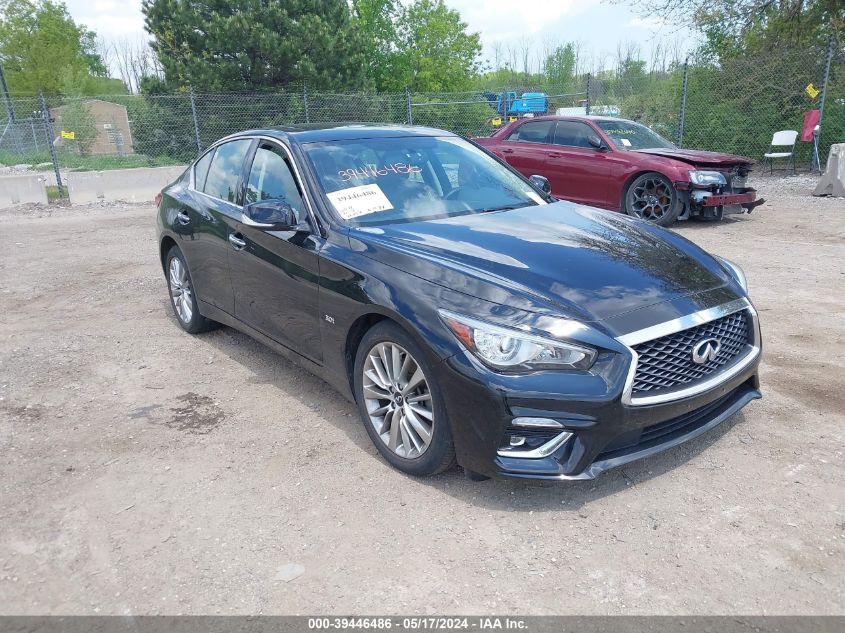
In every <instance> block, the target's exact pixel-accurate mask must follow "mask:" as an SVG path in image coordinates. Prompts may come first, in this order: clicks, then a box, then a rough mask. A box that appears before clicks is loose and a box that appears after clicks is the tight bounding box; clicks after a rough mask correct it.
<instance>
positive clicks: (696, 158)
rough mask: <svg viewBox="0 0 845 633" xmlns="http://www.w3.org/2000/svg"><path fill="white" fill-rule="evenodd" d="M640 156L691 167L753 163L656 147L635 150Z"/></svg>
mask: <svg viewBox="0 0 845 633" xmlns="http://www.w3.org/2000/svg"><path fill="white" fill-rule="evenodd" d="M634 151H636V152H639V153H640V154H652V155H654V156H665V157H666V158H672V159H675V160H679V161H682V162H685V163H689V164H690V165H707V166H714V167H719V166H723V167H728V166H732V165H750V164H751V163H752V162H753V161H752V160H751V159H750V158H746V157H745V156H735V155H734V154H720V153H718V152H704V151H699V150H696V149H680V148H672V147H655V148H652V149H638V150H634Z"/></svg>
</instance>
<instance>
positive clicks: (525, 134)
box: [508, 121, 555, 143]
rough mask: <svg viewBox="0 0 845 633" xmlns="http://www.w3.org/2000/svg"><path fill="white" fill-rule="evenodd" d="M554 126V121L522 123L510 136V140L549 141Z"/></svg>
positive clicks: (526, 141) (524, 141) (525, 141)
mask: <svg viewBox="0 0 845 633" xmlns="http://www.w3.org/2000/svg"><path fill="white" fill-rule="evenodd" d="M554 127H555V122H554V121H530V122H529V123H523V124H522V125H520V126H519V127H518V128H517V129H516V130H515V131H514V132H513V133H512V134H511V135H510V136H509V137H508V140H509V141H521V142H523V143H549V142H551V141H550V138H551V136H552V131H553V130H554Z"/></svg>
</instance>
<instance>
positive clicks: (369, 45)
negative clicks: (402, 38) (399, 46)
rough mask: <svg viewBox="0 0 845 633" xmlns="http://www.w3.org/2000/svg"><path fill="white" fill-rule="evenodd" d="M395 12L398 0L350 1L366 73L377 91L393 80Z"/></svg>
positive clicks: (396, 11) (387, 85) (389, 84)
mask: <svg viewBox="0 0 845 633" xmlns="http://www.w3.org/2000/svg"><path fill="white" fill-rule="evenodd" d="M398 11H399V4H398V2H397V0H352V15H353V25H354V28H355V29H356V30H357V31H358V33H359V34H360V35H361V40H362V49H363V52H364V57H365V60H366V64H367V69H368V74H369V76H370V78H371V79H372V83H373V84H374V86H375V88H376V90H379V91H385V90H387V88H388V87H389V86H391V85H392V83H393V82H392V78H391V75H392V73H393V69H394V65H395V61H396V19H397V17H398Z"/></svg>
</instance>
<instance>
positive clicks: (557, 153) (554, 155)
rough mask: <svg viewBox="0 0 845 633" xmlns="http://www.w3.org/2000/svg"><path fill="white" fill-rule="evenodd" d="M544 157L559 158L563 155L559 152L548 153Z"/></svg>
mask: <svg viewBox="0 0 845 633" xmlns="http://www.w3.org/2000/svg"><path fill="white" fill-rule="evenodd" d="M546 156H548V157H549V158H560V157H561V156H563V154H561V153H560V152H549V153H548V154H546Z"/></svg>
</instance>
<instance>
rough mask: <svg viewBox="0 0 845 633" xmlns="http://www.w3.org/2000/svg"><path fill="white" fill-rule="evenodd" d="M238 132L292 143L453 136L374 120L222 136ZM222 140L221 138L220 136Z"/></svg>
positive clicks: (432, 130)
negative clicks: (373, 121) (372, 121)
mask: <svg viewBox="0 0 845 633" xmlns="http://www.w3.org/2000/svg"><path fill="white" fill-rule="evenodd" d="M240 136H269V137H272V138H277V139H279V140H289V141H290V142H294V143H321V142H324V141H343V140H354V139H366V138H400V137H406V136H456V135H455V134H453V133H452V132H447V131H446V130H438V129H437V128H432V127H424V126H419V125H389V124H377V123H312V124H305V125H286V126H280V127H273V128H262V129H254V130H244V131H243V132H237V133H235V134H230V135H229V136H227V137H226V139H230V138H237V137H240ZM221 140H225V139H221Z"/></svg>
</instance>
